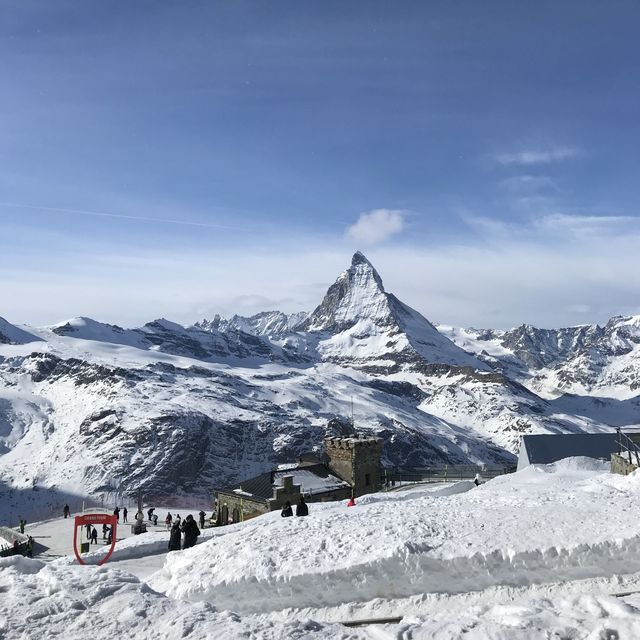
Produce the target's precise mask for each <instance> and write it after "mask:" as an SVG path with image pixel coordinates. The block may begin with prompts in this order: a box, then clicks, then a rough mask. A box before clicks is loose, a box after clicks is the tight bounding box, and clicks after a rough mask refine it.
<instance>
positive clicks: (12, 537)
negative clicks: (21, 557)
mask: <svg viewBox="0 0 640 640" xmlns="http://www.w3.org/2000/svg"><path fill="white" fill-rule="evenodd" d="M0 538H2V540H6V541H7V542H8V543H9V544H0V558H4V557H5V556H12V555H14V554H15V553H16V552H17V553H24V551H25V549H26V547H27V542H28V541H29V536H27V535H25V534H24V533H20V532H18V531H15V530H14V529H10V528H9V527H0ZM14 542H17V543H18V547H17V548H16V547H14V546H13V544H14Z"/></svg>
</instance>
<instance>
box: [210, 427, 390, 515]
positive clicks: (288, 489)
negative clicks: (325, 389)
mask: <svg viewBox="0 0 640 640" xmlns="http://www.w3.org/2000/svg"><path fill="white" fill-rule="evenodd" d="M324 446H325V456H324V461H320V460H300V461H299V462H295V463H286V464H281V465H278V467H276V468H275V469H273V470H272V471H269V472H267V473H262V474H260V475H259V476H256V477H254V478H249V479H248V480H244V481H243V482H241V483H240V484H239V485H238V486H237V487H230V488H226V489H219V490H218V491H216V498H217V505H218V521H219V522H224V523H227V522H240V521H241V520H247V519H249V518H253V517H255V516H258V515H260V514H262V513H268V512H270V511H279V510H280V509H281V508H282V506H283V505H284V504H285V503H286V502H290V503H291V505H293V506H295V504H296V503H297V502H298V500H299V499H300V496H304V498H305V500H306V501H307V502H327V501H332V500H343V499H347V498H350V497H351V496H352V495H355V496H356V497H357V496H361V495H363V494H365V493H372V492H374V491H378V490H379V489H380V456H381V453H382V440H380V438H358V437H357V436H348V437H331V438H325V440H324Z"/></svg>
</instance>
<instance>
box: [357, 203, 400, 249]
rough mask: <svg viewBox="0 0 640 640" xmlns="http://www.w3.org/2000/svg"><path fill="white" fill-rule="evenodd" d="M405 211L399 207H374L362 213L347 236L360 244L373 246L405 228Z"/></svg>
mask: <svg viewBox="0 0 640 640" xmlns="http://www.w3.org/2000/svg"><path fill="white" fill-rule="evenodd" d="M404 213H405V212H403V211H401V210H399V209H374V210H373V211H368V212H365V213H361V214H360V217H359V218H358V221H357V222H356V223H355V224H353V225H351V226H350V227H349V228H348V229H347V231H346V236H347V238H350V239H351V240H355V241H356V242H357V243H358V244H361V245H364V246H372V245H375V244H379V243H380V242H384V241H385V240H387V239H389V238H391V237H392V236H394V235H396V234H398V233H400V232H401V231H402V230H403V229H404Z"/></svg>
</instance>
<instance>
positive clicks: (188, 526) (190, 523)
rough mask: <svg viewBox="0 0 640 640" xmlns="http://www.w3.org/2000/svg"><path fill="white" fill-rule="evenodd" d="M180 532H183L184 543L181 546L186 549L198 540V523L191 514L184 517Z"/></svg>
mask: <svg viewBox="0 0 640 640" xmlns="http://www.w3.org/2000/svg"><path fill="white" fill-rule="evenodd" d="M182 532H183V533H184V545H183V547H182V548H183V549H188V548H189V547H193V546H194V545H195V544H196V542H197V541H198V536H199V535H200V529H198V525H197V524H196V521H195V520H194V519H193V516H192V515H191V514H189V515H188V516H187V517H186V518H185V519H184V524H183V525H182Z"/></svg>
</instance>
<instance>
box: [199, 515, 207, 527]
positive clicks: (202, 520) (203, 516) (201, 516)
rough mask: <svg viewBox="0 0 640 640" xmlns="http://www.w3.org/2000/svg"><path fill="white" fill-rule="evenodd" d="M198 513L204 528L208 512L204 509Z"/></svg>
mask: <svg viewBox="0 0 640 640" xmlns="http://www.w3.org/2000/svg"><path fill="white" fill-rule="evenodd" d="M198 515H199V516H200V528H201V529H204V518H205V516H206V515H207V514H206V513H205V512H204V511H201V512H200V513H199V514H198Z"/></svg>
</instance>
